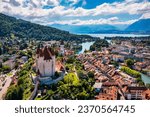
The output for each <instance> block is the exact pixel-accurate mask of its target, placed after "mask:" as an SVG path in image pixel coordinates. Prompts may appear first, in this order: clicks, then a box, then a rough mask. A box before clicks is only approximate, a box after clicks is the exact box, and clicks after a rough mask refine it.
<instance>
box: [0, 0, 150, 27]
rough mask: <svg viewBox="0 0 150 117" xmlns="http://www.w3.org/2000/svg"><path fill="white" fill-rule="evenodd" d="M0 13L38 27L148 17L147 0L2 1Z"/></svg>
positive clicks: (124, 21) (119, 22) (125, 21)
mask: <svg viewBox="0 0 150 117" xmlns="http://www.w3.org/2000/svg"><path fill="white" fill-rule="evenodd" d="M0 12H2V13H4V14H7V15H10V16H14V17H16V18H21V19H24V20H28V21H31V22H34V23H38V24H42V25H52V24H63V25H64V24H65V25H66V24H68V25H100V24H109V25H114V26H116V25H130V24H132V23H133V22H135V21H138V20H139V19H147V18H150V0H2V4H1V9H0Z"/></svg>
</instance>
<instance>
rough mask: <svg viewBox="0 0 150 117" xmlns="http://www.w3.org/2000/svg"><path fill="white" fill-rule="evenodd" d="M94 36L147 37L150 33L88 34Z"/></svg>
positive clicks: (102, 37)
mask: <svg viewBox="0 0 150 117" xmlns="http://www.w3.org/2000/svg"><path fill="white" fill-rule="evenodd" d="M88 35H90V36H93V37H100V38H101V39H104V37H146V36H150V35H138V34H88Z"/></svg>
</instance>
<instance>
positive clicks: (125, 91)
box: [0, 35, 150, 100]
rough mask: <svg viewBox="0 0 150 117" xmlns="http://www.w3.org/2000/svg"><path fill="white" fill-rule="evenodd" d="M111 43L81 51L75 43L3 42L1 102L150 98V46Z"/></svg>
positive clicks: (12, 39) (132, 42)
mask: <svg viewBox="0 0 150 117" xmlns="http://www.w3.org/2000/svg"><path fill="white" fill-rule="evenodd" d="M107 41H108V40H103V39H99V40H96V41H94V42H93V43H94V44H93V45H92V46H91V47H90V48H89V50H85V51H84V52H83V53H78V52H77V51H79V50H80V49H83V47H82V44H79V43H75V42H69V41H36V40H26V39H19V38H17V37H15V36H14V35H11V37H10V38H7V41H6V38H5V39H4V38H1V42H0V54H1V55H0V63H1V65H0V72H1V75H0V99H6V100H16V99H17V100H57V99H60V100H62V99H72V100H75V99H79V100H80V99H88V100H89V99H92V100H95V99H96V100H149V99H150V48H149V42H148V41H147V40H145V41H144V40H143V41H142V40H139V39H130V40H126V39H123V40H122V39H120V40H118V39H112V40H111V42H109V43H108V42H107ZM85 43H86V42H85ZM11 45H13V46H11ZM76 47H80V48H78V49H77V48H76ZM93 49H94V50H93ZM146 78H147V79H146Z"/></svg>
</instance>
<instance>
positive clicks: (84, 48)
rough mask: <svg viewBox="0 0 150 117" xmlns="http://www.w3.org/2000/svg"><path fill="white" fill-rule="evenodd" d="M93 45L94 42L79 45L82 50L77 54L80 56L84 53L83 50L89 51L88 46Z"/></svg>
mask: <svg viewBox="0 0 150 117" xmlns="http://www.w3.org/2000/svg"><path fill="white" fill-rule="evenodd" d="M93 43H94V41H92V42H85V43H82V44H81V45H82V50H80V51H79V52H78V54H82V53H84V51H85V50H89V49H90V46H91V45H93Z"/></svg>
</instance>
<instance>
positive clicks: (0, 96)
mask: <svg viewBox="0 0 150 117" xmlns="http://www.w3.org/2000/svg"><path fill="white" fill-rule="evenodd" d="M11 73H12V75H11V76H7V77H6V79H5V80H6V83H5V85H4V86H3V87H2V90H1V91H0V100H3V98H4V96H5V94H6V93H7V89H8V87H9V86H10V84H11V82H12V79H11V77H12V76H13V75H15V73H16V70H12V71H11Z"/></svg>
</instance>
